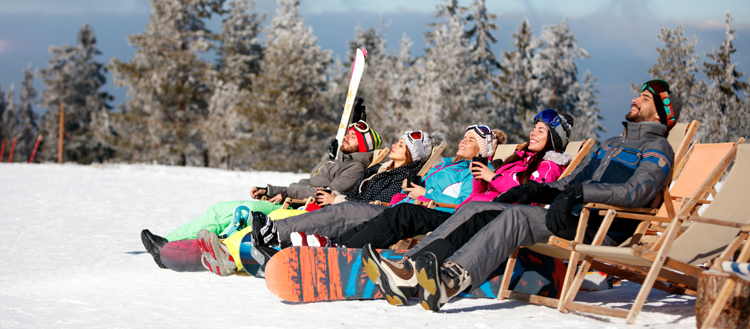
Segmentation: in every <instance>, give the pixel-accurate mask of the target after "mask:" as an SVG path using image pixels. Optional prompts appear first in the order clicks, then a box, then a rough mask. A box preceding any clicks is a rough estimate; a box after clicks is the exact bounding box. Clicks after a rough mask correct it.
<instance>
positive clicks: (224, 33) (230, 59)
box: [216, 0, 266, 89]
mask: <svg viewBox="0 0 750 329" xmlns="http://www.w3.org/2000/svg"><path fill="white" fill-rule="evenodd" d="M253 8H255V2H254V1H252V0H234V1H232V2H230V3H229V11H228V13H227V17H226V18H224V20H223V21H222V23H221V33H219V35H218V36H217V37H218V39H219V47H218V49H217V50H216V55H217V57H218V68H217V71H218V72H219V75H220V77H219V78H220V79H221V80H222V81H224V82H231V83H233V84H235V85H237V86H238V87H239V88H241V89H244V88H250V86H251V85H252V78H253V77H254V76H255V75H257V74H258V71H259V70H260V61H261V60H262V56H263V47H262V46H261V42H260V39H259V38H258V34H260V31H261V25H260V24H261V22H262V21H264V20H265V19H266V15H265V14H263V15H258V14H256V13H253Z"/></svg>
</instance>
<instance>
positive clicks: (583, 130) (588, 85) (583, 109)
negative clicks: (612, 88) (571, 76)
mask: <svg viewBox="0 0 750 329" xmlns="http://www.w3.org/2000/svg"><path fill="white" fill-rule="evenodd" d="M596 85H597V83H596V78H595V77H594V75H593V74H591V71H588V70H587V71H586V74H584V76H583V81H581V84H580V88H579V90H578V91H577V95H578V101H576V103H575V105H574V106H575V108H576V112H577V113H578V116H576V117H575V124H574V127H573V133H572V134H571V136H570V140H571V141H580V140H586V139H589V138H593V139H594V140H595V141H596V142H599V140H600V138H599V132H602V133H606V132H607V129H605V128H604V126H602V124H601V120H604V117H602V116H601V110H599V108H598V107H596V106H597V105H598V104H599V101H598V98H599V97H598V96H597V94H598V93H599V91H598V90H597V89H596Z"/></svg>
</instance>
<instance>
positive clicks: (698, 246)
mask: <svg viewBox="0 0 750 329" xmlns="http://www.w3.org/2000/svg"><path fill="white" fill-rule="evenodd" d="M735 156H736V159H735V162H734V166H732V170H731V171H730V172H729V175H728V176H727V178H726V179H725V180H724V183H723V184H722V186H721V189H720V190H719V193H718V194H717V195H716V196H714V200H713V201H712V202H711V204H710V205H709V206H708V208H706V210H705V211H704V212H703V214H701V217H704V218H710V219H719V220H724V221H728V222H734V223H739V224H750V207H748V205H747V204H745V202H747V196H748V195H750V144H738V145H735V147H734V148H732V150H731V151H730V152H729V153H728V154H727V156H725V157H724V159H722V163H724V162H726V163H729V162H731V161H732V159H733V158H735ZM721 167H723V166H719V167H717V168H716V169H715V170H714V171H713V172H712V173H711V175H710V176H709V178H708V179H706V181H705V182H704V184H703V185H702V186H701V187H700V188H699V190H698V191H696V193H695V194H693V195H694V196H700V195H701V194H700V193H701V192H702V191H705V190H707V189H710V188H711V186H710V185H711V182H712V180H713V179H714V177H716V176H719V177H721V175H722V174H723V173H724V171H723V170H721ZM694 202H695V199H692V200H690V201H688V203H687V204H686V205H685V206H684V207H683V210H685V209H688V207H689V206H690V205H691V204H693V203H694ZM738 232H739V229H738V228H732V227H724V226H719V225H712V224H707V223H701V222H694V223H693V224H692V225H690V228H688V229H687V230H686V231H685V232H684V233H683V234H682V235H680V236H679V237H678V238H677V239H676V240H675V241H674V243H673V244H672V247H671V248H670V249H669V254H668V256H669V257H670V258H673V259H676V260H678V261H682V262H685V263H689V264H693V265H697V264H702V263H705V262H706V261H708V260H710V259H712V258H714V257H716V256H717V255H718V254H719V253H721V252H722V251H723V249H724V247H726V246H727V245H728V244H729V243H730V242H731V241H732V239H733V238H734V237H736V236H737V233H738Z"/></svg>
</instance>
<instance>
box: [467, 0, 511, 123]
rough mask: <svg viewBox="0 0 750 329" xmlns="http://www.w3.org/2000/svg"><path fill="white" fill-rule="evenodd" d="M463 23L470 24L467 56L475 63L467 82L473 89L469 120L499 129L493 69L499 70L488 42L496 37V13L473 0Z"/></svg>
mask: <svg viewBox="0 0 750 329" xmlns="http://www.w3.org/2000/svg"><path fill="white" fill-rule="evenodd" d="M467 11H468V12H469V13H468V15H467V16H466V22H467V23H466V24H467V25H470V24H473V26H471V27H470V28H469V29H468V30H467V31H466V38H467V39H468V40H469V41H468V42H469V43H472V44H473V45H474V47H473V48H472V49H471V54H470V58H471V61H472V62H473V64H474V65H475V66H476V70H475V71H474V75H473V76H472V77H471V81H470V83H471V84H472V85H473V86H474V87H475V88H476V89H477V90H476V93H477V98H475V99H474V100H471V101H470V104H469V107H470V108H471V109H472V114H473V119H472V121H473V122H483V123H485V124H490V125H491V126H492V127H495V128H500V127H503V125H501V124H500V122H499V120H497V118H498V117H502V116H503V113H502V109H501V107H500V104H501V102H500V99H499V98H498V97H496V95H497V92H496V89H497V87H498V86H499V83H498V76H497V72H498V71H499V70H500V69H501V66H500V62H498V60H497V57H496V56H495V54H494V53H493V52H492V44H493V43H496V42H497V39H495V37H494V36H493V35H492V32H493V31H495V30H497V29H498V25H497V24H496V23H495V21H496V20H497V18H498V17H499V16H498V15H495V14H491V13H488V12H487V7H486V6H485V0H473V1H472V3H471V5H470V6H469V7H468V8H467Z"/></svg>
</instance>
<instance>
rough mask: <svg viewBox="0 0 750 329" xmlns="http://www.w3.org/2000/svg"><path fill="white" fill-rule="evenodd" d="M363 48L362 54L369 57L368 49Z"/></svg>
mask: <svg viewBox="0 0 750 329" xmlns="http://www.w3.org/2000/svg"><path fill="white" fill-rule="evenodd" d="M361 50H362V56H364V57H367V49H361Z"/></svg>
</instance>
